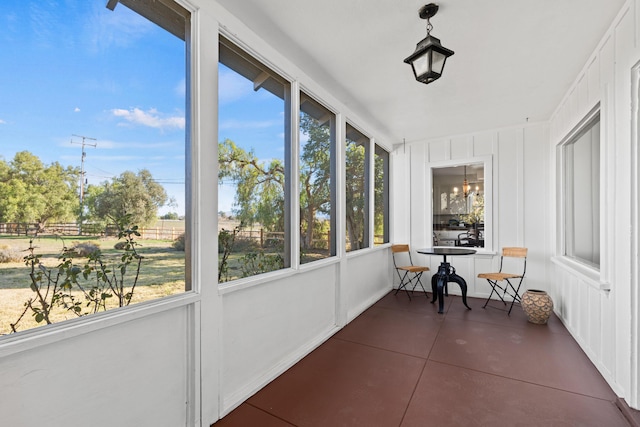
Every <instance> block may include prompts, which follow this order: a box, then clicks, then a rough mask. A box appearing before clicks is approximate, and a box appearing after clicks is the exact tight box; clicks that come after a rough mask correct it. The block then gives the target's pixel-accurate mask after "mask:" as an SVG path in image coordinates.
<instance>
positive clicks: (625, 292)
mask: <svg viewBox="0 0 640 427" xmlns="http://www.w3.org/2000/svg"><path fill="white" fill-rule="evenodd" d="M634 16H635V15H634V14H633V13H632V11H631V9H630V8H627V10H626V11H625V12H624V13H623V15H621V17H620V20H619V21H618V23H617V25H616V26H615V28H614V40H615V74H614V82H615V100H616V101H615V102H616V108H615V113H614V114H615V128H616V135H615V157H616V159H618V162H617V164H616V168H615V171H616V174H615V183H616V186H615V189H616V193H615V201H614V203H615V206H616V210H615V217H614V219H613V220H614V223H615V234H614V235H615V241H614V245H615V246H614V248H615V249H614V250H616V256H615V258H614V260H615V264H614V280H615V282H614V284H613V285H612V288H613V287H615V293H614V297H615V298H616V306H617V307H616V308H617V310H616V315H615V317H616V325H615V329H616V331H618V332H619V333H618V334H617V335H616V336H617V337H618V341H617V342H616V348H617V351H616V369H615V376H616V382H617V383H618V384H620V386H621V387H622V388H623V389H625V390H629V387H630V376H631V371H630V364H629V360H630V358H629V355H630V354H631V343H630V340H629V338H628V337H629V336H630V332H631V331H630V325H631V310H630V308H631V307H630V304H629V299H630V297H631V289H630V281H631V276H630V273H631V271H630V270H631V262H630V253H629V249H630V233H629V225H630V223H631V216H630V215H631V203H630V195H631V189H630V182H631V180H630V177H631V161H630V158H631V134H630V133H631V132H630V130H631V126H630V124H631V111H630V106H631V72H632V68H633V66H634V64H635V63H636V62H637V61H638V59H640V58H639V57H637V56H636V57H635V58H634V56H633V55H632V53H634V45H635V26H636V25H637V23H636V22H635V21H634V20H633V18H634ZM635 53H637V52H635ZM622 159H624V161H620V160H622ZM623 306H626V307H625V308H624V309H622V307H623Z"/></svg>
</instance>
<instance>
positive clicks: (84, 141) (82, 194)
mask: <svg viewBox="0 0 640 427" xmlns="http://www.w3.org/2000/svg"><path fill="white" fill-rule="evenodd" d="M74 136H75V137H77V138H82V142H77V141H74V140H73V137H74ZM87 140H90V141H95V140H96V139H95V138H89V137H88V136H82V135H76V134H72V135H71V143H72V144H78V145H82V158H81V160H80V224H79V226H78V233H79V234H80V235H82V219H83V218H82V217H83V214H84V181H85V179H84V159H85V157H87V153H86V152H85V151H84V147H86V146H89V147H93V148H96V147H97V146H98V144H97V143H95V142H94V143H89V142H87Z"/></svg>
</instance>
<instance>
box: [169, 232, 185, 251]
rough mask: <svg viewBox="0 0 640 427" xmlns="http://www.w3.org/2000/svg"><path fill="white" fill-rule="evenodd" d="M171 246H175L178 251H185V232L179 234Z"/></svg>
mask: <svg viewBox="0 0 640 427" xmlns="http://www.w3.org/2000/svg"><path fill="white" fill-rule="evenodd" d="M171 246H173V249H175V250H176V251H182V252H184V247H185V243H184V233H182V234H181V235H179V236H178V238H177V239H176V240H174V241H173V243H172V244H171Z"/></svg>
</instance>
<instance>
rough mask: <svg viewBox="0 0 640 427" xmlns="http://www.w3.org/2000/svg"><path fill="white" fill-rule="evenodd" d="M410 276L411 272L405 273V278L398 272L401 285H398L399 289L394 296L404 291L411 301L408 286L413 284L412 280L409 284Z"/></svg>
mask: <svg viewBox="0 0 640 427" xmlns="http://www.w3.org/2000/svg"><path fill="white" fill-rule="evenodd" d="M408 274H409V272H408V271H405V273H404V276H400V272H398V276H399V277H400V284H399V285H398V289H396V292H395V293H394V295H398V292H400V290H401V289H404V291H405V292H406V293H407V296H408V297H409V300H411V295H410V294H409V291H408V290H407V285H408V284H411V280H409V281H408V282H407V281H406V279H407V275H408Z"/></svg>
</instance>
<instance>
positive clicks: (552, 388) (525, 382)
mask: <svg viewBox="0 0 640 427" xmlns="http://www.w3.org/2000/svg"><path fill="white" fill-rule="evenodd" d="M427 362H433V363H438V364H440V365H445V366H450V367H452V368H455V369H465V370H468V371H472V372H478V373H480V374H484V375H490V376H493V377H496V378H502V379H506V380H510V381H517V382H519V383H523V384H530V385H535V386H539V387H543V388H548V389H550V390H556V391H560V392H564V393H569V394H573V395H576V396H583V397H588V398H591V399H597V400H600V401H603V402H613V401H612V400H609V399H606V398H602V397H597V396H591V395H588V394H584V393H578V392H575V391H571V390H565V389H563V388H558V387H552V386H549V385H545V384H540V383H536V382H533V381H527V380H523V379H520V378H512V377H509V376H506V375H498V374H495V373H493V372H487V371H483V370H481V369H474V368H469V367H467V366H462V365H455V364H453V363H447V362H442V361H440V360H432V359H428V360H427Z"/></svg>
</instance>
